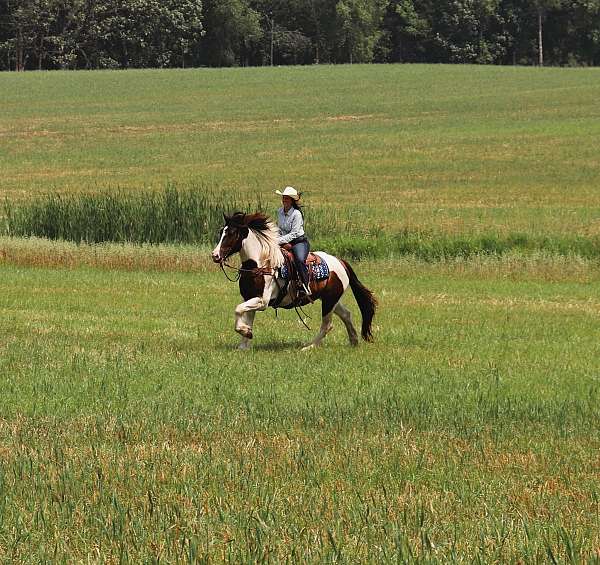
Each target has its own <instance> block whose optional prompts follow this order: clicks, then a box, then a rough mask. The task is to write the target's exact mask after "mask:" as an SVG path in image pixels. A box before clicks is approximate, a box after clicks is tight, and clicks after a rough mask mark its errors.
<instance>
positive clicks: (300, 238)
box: [275, 186, 311, 296]
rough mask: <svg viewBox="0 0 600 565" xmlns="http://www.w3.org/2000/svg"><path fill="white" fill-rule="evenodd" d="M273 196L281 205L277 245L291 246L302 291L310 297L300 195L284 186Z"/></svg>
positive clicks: (306, 240)
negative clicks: (276, 196)
mask: <svg viewBox="0 0 600 565" xmlns="http://www.w3.org/2000/svg"><path fill="white" fill-rule="evenodd" d="M275 194H279V195H280V196H281V203H282V204H283V206H282V207H281V208H279V210H278V211H277V225H278V226H279V245H284V244H286V243H289V244H291V246H292V253H293V254H294V263H295V264H296V269H297V270H298V273H300V277H301V279H302V290H303V291H304V293H305V294H306V295H307V296H310V295H311V291H310V285H309V280H308V268H307V267H306V263H305V261H306V258H307V257H308V252H309V251H310V244H309V243H308V239H307V238H306V234H305V233H304V216H303V215H302V210H301V209H300V206H299V204H298V201H299V200H300V194H298V191H297V190H296V189H295V188H294V187H292V186H286V187H285V188H284V189H283V192H281V191H279V190H276V191H275Z"/></svg>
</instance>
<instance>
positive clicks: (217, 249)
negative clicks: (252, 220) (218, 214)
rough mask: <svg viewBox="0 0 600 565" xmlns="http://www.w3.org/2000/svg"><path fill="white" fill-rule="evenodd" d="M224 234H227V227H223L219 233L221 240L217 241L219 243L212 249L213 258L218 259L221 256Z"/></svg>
mask: <svg viewBox="0 0 600 565" xmlns="http://www.w3.org/2000/svg"><path fill="white" fill-rule="evenodd" d="M226 232H227V226H225V227H224V228H223V231H222V232H221V239H220V240H219V243H217V246H216V247H215V248H214V249H213V252H212V255H213V257H217V258H219V257H220V256H221V244H222V243H223V238H224V237H225V233H226Z"/></svg>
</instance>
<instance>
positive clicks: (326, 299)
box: [211, 212, 377, 350]
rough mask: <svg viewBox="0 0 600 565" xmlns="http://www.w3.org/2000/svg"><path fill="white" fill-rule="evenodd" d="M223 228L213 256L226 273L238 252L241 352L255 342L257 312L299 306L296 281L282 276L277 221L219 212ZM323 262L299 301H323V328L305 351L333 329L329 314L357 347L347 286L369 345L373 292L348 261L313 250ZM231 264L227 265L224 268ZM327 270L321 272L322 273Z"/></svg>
mask: <svg viewBox="0 0 600 565" xmlns="http://www.w3.org/2000/svg"><path fill="white" fill-rule="evenodd" d="M223 218H224V220H225V224H224V226H223V228H222V229H221V231H220V234H219V242H218V243H217V246H216V247H215V248H214V250H213V251H212V254H211V258H212V260H213V261H214V262H215V263H218V264H220V266H221V268H222V269H223V270H224V266H225V265H227V264H226V260H227V258H229V257H231V256H232V255H234V254H236V253H239V254H240V258H241V260H242V266H241V268H240V269H238V277H239V287H240V294H241V295H242V298H243V299H244V302H242V303H241V304H238V305H237V307H236V308H235V331H236V332H237V333H238V334H240V335H241V342H240V344H239V349H249V348H250V345H251V340H252V338H253V325H254V317H255V314H256V312H257V311H263V310H265V309H266V308H267V307H269V306H271V307H275V308H279V307H282V308H292V307H296V306H298V296H299V295H298V292H297V289H296V286H297V283H294V282H290V283H289V284H288V282H287V280H286V279H284V278H283V276H282V269H283V268H284V265H285V256H284V253H285V251H283V250H282V249H281V247H280V246H279V243H278V236H279V230H278V228H277V226H276V225H275V223H274V222H273V221H272V220H271V219H270V218H269V217H268V216H267V215H265V214H262V213H260V212H257V213H252V214H245V213H243V212H235V213H234V214H232V215H230V216H227V215H225V214H223ZM311 258H312V260H313V261H315V260H316V261H317V262H325V263H326V267H328V276H327V278H326V279H324V280H321V281H317V280H314V277H313V278H312V280H311V282H310V289H311V295H310V297H308V298H307V297H304V300H302V301H301V302H300V304H301V305H305V304H307V303H308V302H314V301H316V300H321V315H322V319H321V327H320V329H319V332H318V334H317V335H316V336H315V338H314V339H313V340H312V342H310V343H309V344H308V345H307V346H305V347H303V350H308V349H312V348H314V347H318V346H320V345H321V342H322V341H323V338H324V337H325V336H326V335H327V334H328V333H329V332H330V331H331V330H332V329H333V324H332V318H333V314H336V315H337V316H339V317H340V319H341V320H342V322H343V323H344V325H345V327H346V330H347V332H348V339H349V341H350V345H351V346H357V345H358V342H359V338H358V334H357V332H356V329H355V328H354V325H353V323H352V316H351V313H350V310H348V309H347V308H346V307H345V306H343V305H342V303H341V302H340V300H341V298H342V296H343V294H344V292H345V291H346V289H347V288H348V287H350V288H351V289H352V293H353V294H354V298H355V299H356V302H357V304H358V308H359V310H360V313H361V316H362V327H361V336H362V338H363V339H364V340H365V341H367V342H371V341H373V333H372V323H373V317H374V316H375V310H376V308H377V300H376V298H375V296H374V294H373V293H372V292H371V291H370V290H369V289H368V288H367V287H366V286H364V285H363V284H362V283H361V282H360V281H359V280H358V277H357V276H356V273H355V272H354V270H353V269H352V267H351V266H350V265H349V264H348V262H347V261H344V260H343V259H339V258H337V257H334V256H333V255H329V254H327V253H324V252H315V253H314V254H311V256H309V261H310V260H311ZM227 266H229V265H227ZM326 272H327V270H326V271H325V273H326Z"/></svg>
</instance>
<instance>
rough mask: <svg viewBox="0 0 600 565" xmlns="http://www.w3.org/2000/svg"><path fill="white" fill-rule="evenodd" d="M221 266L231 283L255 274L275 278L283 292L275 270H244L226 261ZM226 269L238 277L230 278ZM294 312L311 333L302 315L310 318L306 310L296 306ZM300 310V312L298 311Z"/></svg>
mask: <svg viewBox="0 0 600 565" xmlns="http://www.w3.org/2000/svg"><path fill="white" fill-rule="evenodd" d="M219 266H220V267H221V271H223V274H224V275H225V278H226V279H227V280H228V281H229V282H233V283H235V282H238V281H239V280H240V278H242V273H254V274H255V275H263V276H266V277H275V284H277V288H278V289H279V292H281V288H280V287H279V283H278V282H277V278H276V277H277V272H276V271H274V270H271V269H265V268H264V267H255V268H254V269H242V267H234V266H233V265H230V264H229V263H227V262H226V261H225V259H224V260H223V261H221V262H220V263H219ZM225 267H227V268H229V269H233V270H234V271H236V275H234V278H230V277H229V275H228V274H227V271H226V270H225ZM294 310H295V311H296V314H297V315H298V319H299V320H300V321H301V322H302V324H303V325H304V327H305V328H306V329H307V330H309V331H310V328H309V327H308V325H307V324H306V322H305V321H304V319H303V318H302V314H304V316H305V317H306V318H310V316H309V315H308V314H307V313H306V312H305V311H304V310H302V306H294ZM298 310H300V311H298ZM300 312H302V314H300ZM275 315H277V308H275Z"/></svg>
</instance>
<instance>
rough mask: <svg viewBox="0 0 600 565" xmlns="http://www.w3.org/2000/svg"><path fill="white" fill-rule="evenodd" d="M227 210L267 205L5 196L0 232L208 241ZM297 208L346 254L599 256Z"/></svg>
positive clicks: (191, 192) (579, 240) (191, 190)
mask: <svg viewBox="0 0 600 565" xmlns="http://www.w3.org/2000/svg"><path fill="white" fill-rule="evenodd" d="M234 210H243V211H248V212H250V211H256V210H260V211H263V212H266V213H269V212H271V210H270V209H267V208H266V207H265V205H264V204H263V203H262V202H261V200H260V198H259V197H258V196H256V197H255V198H254V201H251V200H247V201H245V202H244V201H241V200H239V199H237V198H235V197H233V196H227V195H223V194H219V195H218V196H217V194H216V193H214V192H212V191H211V190H210V189H206V188H204V187H187V188H178V187H177V186H174V185H167V186H166V188H165V189H164V190H163V191H146V192H143V191H137V192H130V191H129V192H128V191H113V192H101V193H95V194H75V195H71V196H64V195H56V194H53V195H48V196H45V197H42V198H39V199H37V200H31V201H25V202H20V203H18V204H14V203H11V202H9V201H6V203H5V215H6V228H5V232H6V234H7V235H11V236H25V237H32V236H33V237H41V238H47V239H52V240H65V241H74V242H77V243H82V242H85V243H104V242H122V243H125V242H127V243H138V244H142V243H150V244H159V243H177V244H210V243H214V241H215V239H216V236H217V233H218V230H219V228H220V227H221V226H222V225H223V213H228V212H232V211H234ZM305 215H306V219H307V231H308V233H309V235H310V237H311V240H312V242H313V248H315V249H316V248H319V249H323V250H327V251H329V252H331V253H336V254H339V255H342V256H344V257H348V258H352V259H363V258H388V257H397V256H412V257H415V258H418V259H420V260H424V261H439V260H445V259H453V258H463V259H470V258H473V257H477V256H502V255H505V254H507V253H514V252H519V253H523V254H525V255H529V254H532V253H540V252H543V253H548V254H553V255H559V256H578V257H582V258H585V259H592V260H595V259H600V237H599V236H591V237H585V236H581V235H572V236H569V235H565V234H556V235H551V234H550V235H536V234H528V233H509V234H500V233H487V234H486V233H483V234H482V233H473V234H468V233H467V234H448V233H443V232H439V231H436V230H430V231H426V230H423V229H408V228H404V229H401V230H396V231H385V230H383V229H382V228H380V227H378V226H377V225H375V226H372V225H371V222H369V221H367V220H364V219H361V218H360V217H357V216H356V213H355V211H354V210H351V209H345V210H333V209H331V208H308V209H307V210H306V211H305Z"/></svg>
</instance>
